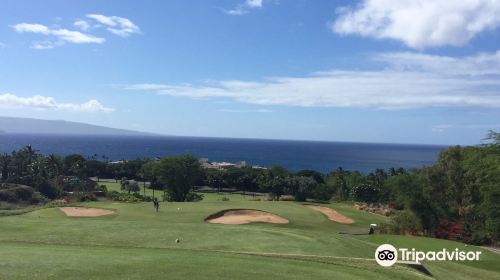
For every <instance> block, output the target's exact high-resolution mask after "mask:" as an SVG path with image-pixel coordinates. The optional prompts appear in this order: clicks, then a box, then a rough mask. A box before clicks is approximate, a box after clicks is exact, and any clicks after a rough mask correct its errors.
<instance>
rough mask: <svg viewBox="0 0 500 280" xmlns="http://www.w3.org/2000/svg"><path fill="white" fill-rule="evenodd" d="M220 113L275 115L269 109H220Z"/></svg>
mask: <svg viewBox="0 0 500 280" xmlns="http://www.w3.org/2000/svg"><path fill="white" fill-rule="evenodd" d="M218 111H219V112H224V113H273V112H274V111H273V110H269V109H255V110H240V109H220V110H218Z"/></svg>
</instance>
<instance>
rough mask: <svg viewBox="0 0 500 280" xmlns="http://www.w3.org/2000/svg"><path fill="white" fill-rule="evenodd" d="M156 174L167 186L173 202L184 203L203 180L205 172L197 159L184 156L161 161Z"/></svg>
mask: <svg viewBox="0 0 500 280" xmlns="http://www.w3.org/2000/svg"><path fill="white" fill-rule="evenodd" d="M154 174H155V176H156V177H158V179H159V180H160V182H162V183H163V184H164V185H165V187H166V190H167V192H168V195H169V199H170V200H171V201H177V202H183V201H186V198H187V196H188V195H189V194H190V192H191V190H192V189H193V187H194V186H195V184H196V183H197V182H198V181H199V180H200V179H201V178H202V175H203V170H202V169H201V166H200V163H199V161H198V159H197V158H195V157H193V156H189V155H184V156H178V157H164V158H162V159H160V161H159V162H158V163H157V164H156V165H155V167H154Z"/></svg>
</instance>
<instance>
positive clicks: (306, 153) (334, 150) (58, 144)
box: [0, 134, 446, 174]
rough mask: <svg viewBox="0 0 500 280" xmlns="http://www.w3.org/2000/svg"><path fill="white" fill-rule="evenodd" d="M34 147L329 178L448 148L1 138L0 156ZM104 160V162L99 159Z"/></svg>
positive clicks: (430, 158)
mask: <svg viewBox="0 0 500 280" xmlns="http://www.w3.org/2000/svg"><path fill="white" fill-rule="evenodd" d="M26 145H32V146H33V148H35V149H36V150H38V151H39V152H40V153H42V154H51V153H54V154H58V155H68V154H75V153H77V154H82V155H84V156H87V157H91V156H94V155H97V156H98V158H99V159H103V158H105V159H109V160H121V159H136V158H144V157H149V158H154V157H161V156H170V155H180V154H191V155H194V156H197V157H204V158H208V159H209V160H210V161H228V162H237V161H240V160H244V161H246V162H247V165H259V166H264V167H270V166H273V165H281V166H283V167H285V168H287V169H289V170H292V171H298V170H301V169H312V170H316V171H320V172H323V173H327V172H330V171H333V170H335V169H337V167H342V168H344V169H347V170H358V171H360V172H362V173H365V174H367V173H369V172H371V171H373V170H375V169H376V168H383V169H388V168H390V167H394V168H399V167H403V168H406V169H408V168H419V167H422V166H425V165H427V166H428V165H432V164H433V163H435V161H436V160H437V156H438V154H439V152H440V151H441V150H442V149H445V148H446V146H434V145H410V144H370V143H347V142H322V141H292V140H257V139H231V138H206V137H177V136H161V137H160V136H158V137H157V136H74V135H71V136H66V135H29V134H0V153H10V152H12V151H13V150H16V149H19V148H22V147H23V146H26ZM103 156H104V157H103Z"/></svg>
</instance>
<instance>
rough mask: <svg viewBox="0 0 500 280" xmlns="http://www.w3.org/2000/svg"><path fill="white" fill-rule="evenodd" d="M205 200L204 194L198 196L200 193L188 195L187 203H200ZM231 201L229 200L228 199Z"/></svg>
mask: <svg viewBox="0 0 500 280" xmlns="http://www.w3.org/2000/svg"><path fill="white" fill-rule="evenodd" d="M202 200H203V195H202V194H198V193H193V192H191V193H188V195H187V196H186V201H187V202H198V201H202ZM228 200H229V198H228Z"/></svg>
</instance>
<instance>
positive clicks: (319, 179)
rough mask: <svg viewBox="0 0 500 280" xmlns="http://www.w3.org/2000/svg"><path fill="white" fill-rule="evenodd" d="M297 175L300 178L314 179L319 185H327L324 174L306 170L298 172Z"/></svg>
mask: <svg viewBox="0 0 500 280" xmlns="http://www.w3.org/2000/svg"><path fill="white" fill-rule="evenodd" d="M295 175H297V176H300V177H310V178H313V179H314V180H315V181H316V182H317V183H318V184H324V183H325V180H324V179H323V174H321V173H319V172H318V171H314V170H309V169H304V170H301V171H299V172H297V173H296V174H295Z"/></svg>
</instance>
